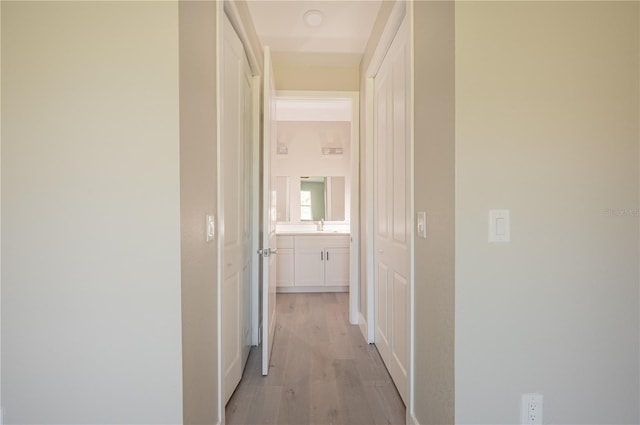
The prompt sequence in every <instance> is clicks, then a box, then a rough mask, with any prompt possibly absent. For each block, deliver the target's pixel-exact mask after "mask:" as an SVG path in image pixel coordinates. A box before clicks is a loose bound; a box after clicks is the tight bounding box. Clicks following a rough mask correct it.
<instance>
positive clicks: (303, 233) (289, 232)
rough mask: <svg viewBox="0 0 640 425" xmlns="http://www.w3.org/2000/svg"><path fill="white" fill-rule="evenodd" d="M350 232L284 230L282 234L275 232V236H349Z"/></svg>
mask: <svg viewBox="0 0 640 425" xmlns="http://www.w3.org/2000/svg"><path fill="white" fill-rule="evenodd" d="M350 234H351V233H350V232H345V231H339V230H316V231H310V230H300V231H295V230H285V231H283V232H276V236H349V235H350Z"/></svg>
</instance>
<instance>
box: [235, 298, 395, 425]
mask: <svg viewBox="0 0 640 425" xmlns="http://www.w3.org/2000/svg"><path fill="white" fill-rule="evenodd" d="M348 301H349V295H348V294H347V293H315V294H278V298H277V309H278V310H277V314H278V328H277V331H276V335H275V342H274V347H273V354H272V359H271V368H270V373H269V375H268V376H266V377H263V376H262V375H261V374H260V361H261V358H260V347H253V349H252V350H251V354H250V356H249V360H248V363H247V367H246V369H245V372H244V375H243V379H242V381H241V382H240V385H239V386H238V388H237V390H236V392H235V393H234V394H233V396H232V397H231V399H230V400H229V403H228V405H227V408H226V423H227V424H230V425H233V424H238V425H240V424H242V425H249V424H251V425H257V424H283V425H284V424H291V425H293V424H295V425H303V424H345V425H346V424H363V425H364V424H367V425H369V424H394V425H395V424H404V423H405V407H404V404H403V403H402V400H401V398H400V396H399V394H398V392H397V391H396V388H395V386H394V385H393V382H392V381H391V378H390V377H389V374H388V373H387V370H386V369H385V367H384V364H383V363H382V360H381V359H380V356H379V354H378V352H377V350H376V348H375V347H374V346H373V345H369V344H367V343H366V341H365V340H364V338H363V336H362V334H361V332H360V329H359V328H358V327H357V326H353V325H350V324H349V320H348Z"/></svg>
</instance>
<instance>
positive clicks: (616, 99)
mask: <svg viewBox="0 0 640 425" xmlns="http://www.w3.org/2000/svg"><path fill="white" fill-rule="evenodd" d="M455 12H456V314H455V323H456V325H455V345H456V350H455V351H456V356H455V357H456V359H455V372H456V377H455V393H456V407H455V410H456V422H457V423H475V424H478V423H491V424H507V423H516V422H517V421H518V418H519V403H520V394H521V393H525V392H541V393H542V394H544V397H545V399H544V422H545V423H609V424H613V423H638V421H639V419H640V418H639V417H638V414H639V413H638V397H639V395H638V382H639V381H638V377H639V372H638V368H639V364H638V360H639V352H638V343H639V341H638V339H639V325H638V313H639V309H638V258H639V256H638V254H639V250H638V230H639V229H638V208H639V202H638V190H639V187H638V172H639V167H638V120H639V119H638V114H639V108H638V56H639V50H638V47H639V43H638V3H637V2H497V3H489V2H457V3H456V11H455ZM494 208H500V209H509V210H510V211H511V238H512V241H511V242H510V243H508V244H500V245H497V244H489V243H487V233H488V232H487V221H488V218H487V216H488V211H489V210H490V209H494ZM612 211H613V213H612Z"/></svg>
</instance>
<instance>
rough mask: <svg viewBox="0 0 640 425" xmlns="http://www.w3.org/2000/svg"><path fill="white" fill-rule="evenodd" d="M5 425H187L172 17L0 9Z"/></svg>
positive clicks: (114, 9) (128, 11)
mask: <svg viewBox="0 0 640 425" xmlns="http://www.w3.org/2000/svg"><path fill="white" fill-rule="evenodd" d="M2 20H3V21H2V56H3V61H2V126H3V128H2V131H3V133H2V173H3V175H2V177H3V178H2V228H3V232H2V256H3V257H2V263H3V267H2V370H3V375H2V397H3V399H2V403H3V407H4V408H5V421H6V423H12V424H13V423H49V424H50V423H64V424H73V423H92V424H95V423H109V424H115V423H135V424H152V423H153V424H157V423H172V424H174V423H180V422H181V421H182V382H181V381H182V372H181V368H182V357H181V348H180V346H181V329H180V314H181V313H180V250H179V246H180V245H179V244H180V239H179V237H180V227H179V226H180V215H179V214H180V211H179V208H178V206H179V196H180V192H179V190H180V188H179V182H180V180H179V177H180V176H179V162H178V149H179V145H178V141H179V138H178V137H179V135H178V131H179V130H178V124H179V123H178V37H177V34H178V7H177V3H172V2H100V3H98V2H15V3H14V2H2Z"/></svg>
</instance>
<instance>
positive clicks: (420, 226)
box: [416, 211, 427, 239]
mask: <svg viewBox="0 0 640 425" xmlns="http://www.w3.org/2000/svg"><path fill="white" fill-rule="evenodd" d="M417 215H418V217H417V220H416V230H417V231H418V237H419V238H422V239H427V213H426V212H424V211H418V214H417Z"/></svg>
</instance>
